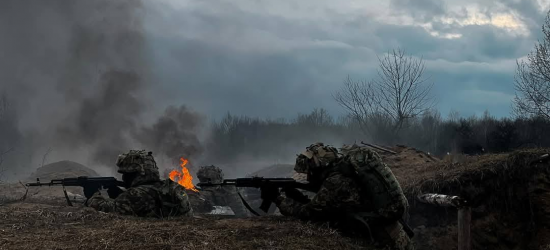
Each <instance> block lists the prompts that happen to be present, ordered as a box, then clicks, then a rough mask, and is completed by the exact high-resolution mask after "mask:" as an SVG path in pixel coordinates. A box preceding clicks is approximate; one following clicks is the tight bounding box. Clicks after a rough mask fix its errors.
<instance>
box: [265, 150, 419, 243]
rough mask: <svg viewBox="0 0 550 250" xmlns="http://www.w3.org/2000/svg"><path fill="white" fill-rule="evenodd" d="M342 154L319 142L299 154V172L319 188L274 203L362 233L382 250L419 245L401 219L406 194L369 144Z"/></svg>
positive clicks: (285, 211)
mask: <svg viewBox="0 0 550 250" xmlns="http://www.w3.org/2000/svg"><path fill="white" fill-rule="evenodd" d="M342 152H343V154H340V153H339V152H338V150H337V149H336V148H334V147H330V146H325V145H323V143H316V144H312V145H311V146H309V147H307V150H306V151H305V152H303V153H302V154H300V155H298V157H297V159H296V165H295V168H294V170H295V171H296V172H298V173H303V174H307V180H308V182H309V183H310V184H312V185H314V186H315V187H317V188H318V192H317V193H316V194H315V196H313V197H312V199H305V200H304V199H296V198H295V199H292V198H289V197H288V196H283V195H280V196H279V197H277V199H276V200H275V201H274V203H275V204H276V205H277V207H278V208H279V210H280V212H281V214H283V215H287V216H295V217H299V218H301V219H305V220H312V221H328V222H331V224H333V225H336V226H338V227H342V228H343V229H347V230H348V231H357V230H359V231H362V232H363V233H361V235H362V236H366V237H367V238H368V239H369V240H371V241H372V244H374V245H376V246H378V247H380V248H381V249H399V250H410V249H414V248H413V245H412V243H411V240H410V238H409V236H408V235H407V234H406V233H405V231H404V230H403V227H402V225H401V224H400V223H399V222H398V220H399V219H400V217H402V216H403V215H404V213H405V209H406V206H407V202H406V198H405V196H404V195H403V192H402V191H401V187H400V186H399V184H398V183H397V181H396V180H395V177H394V176H393V174H392V173H391V171H390V170H389V168H388V167H387V166H386V165H385V164H384V163H383V162H382V161H381V159H380V157H379V156H378V155H377V154H376V152H374V151H372V150H370V149H368V148H365V147H359V146H357V145H354V146H351V147H344V148H343V149H342ZM379 172H380V173H382V174H383V175H384V176H381V175H380V173H379ZM373 180H375V181H373ZM367 181H369V183H365V182H367ZM292 197H296V196H295V194H294V195H292ZM298 200H300V201H298Z"/></svg>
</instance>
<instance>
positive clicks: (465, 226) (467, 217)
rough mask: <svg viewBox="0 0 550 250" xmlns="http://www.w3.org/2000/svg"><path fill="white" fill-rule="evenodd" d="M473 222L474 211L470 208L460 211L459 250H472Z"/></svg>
mask: <svg viewBox="0 0 550 250" xmlns="http://www.w3.org/2000/svg"><path fill="white" fill-rule="evenodd" d="M471 220H472V209H471V208H470V207H462V208H459V209H458V250H471V249H472V241H471V238H470V222H471Z"/></svg>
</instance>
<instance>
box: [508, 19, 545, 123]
mask: <svg viewBox="0 0 550 250" xmlns="http://www.w3.org/2000/svg"><path fill="white" fill-rule="evenodd" d="M542 33H543V40H542V41H539V42H538V43H537V44H535V49H534V51H532V52H531V53H529V54H528V55H527V59H526V61H517V68H516V75H515V77H514V82H515V84H514V87H515V90H516V96H515V98H514V100H513V112H514V114H515V115H516V116H520V117H533V116H539V117H544V118H546V119H550V12H548V14H547V16H546V20H545V23H544V24H543V25H542Z"/></svg>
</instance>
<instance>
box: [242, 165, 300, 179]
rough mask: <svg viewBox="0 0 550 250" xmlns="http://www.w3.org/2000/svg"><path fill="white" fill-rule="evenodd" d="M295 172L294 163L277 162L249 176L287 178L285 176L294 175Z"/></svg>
mask: <svg viewBox="0 0 550 250" xmlns="http://www.w3.org/2000/svg"><path fill="white" fill-rule="evenodd" d="M293 173H294V165H293V164H276V165H272V166H269V167H267V168H264V169H261V170H259V171H256V172H254V173H251V174H249V175H248V176H261V177H271V178H277V177H278V178H285V177H292V175H293Z"/></svg>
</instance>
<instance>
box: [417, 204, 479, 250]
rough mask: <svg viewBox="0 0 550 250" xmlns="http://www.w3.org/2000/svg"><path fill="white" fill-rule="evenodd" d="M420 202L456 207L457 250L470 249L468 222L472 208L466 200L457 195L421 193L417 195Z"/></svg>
mask: <svg viewBox="0 0 550 250" xmlns="http://www.w3.org/2000/svg"><path fill="white" fill-rule="evenodd" d="M417 199H418V200H419V201H420V202H423V203H426V204H431V205H435V206H439V207H455V208H457V209H458V250H471V249H472V240H471V235H470V224H471V220H472V208H471V207H470V206H469V204H468V201H466V200H464V199H462V198H460V197H458V196H450V195H444V194H423V195H420V196H418V197H417Z"/></svg>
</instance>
